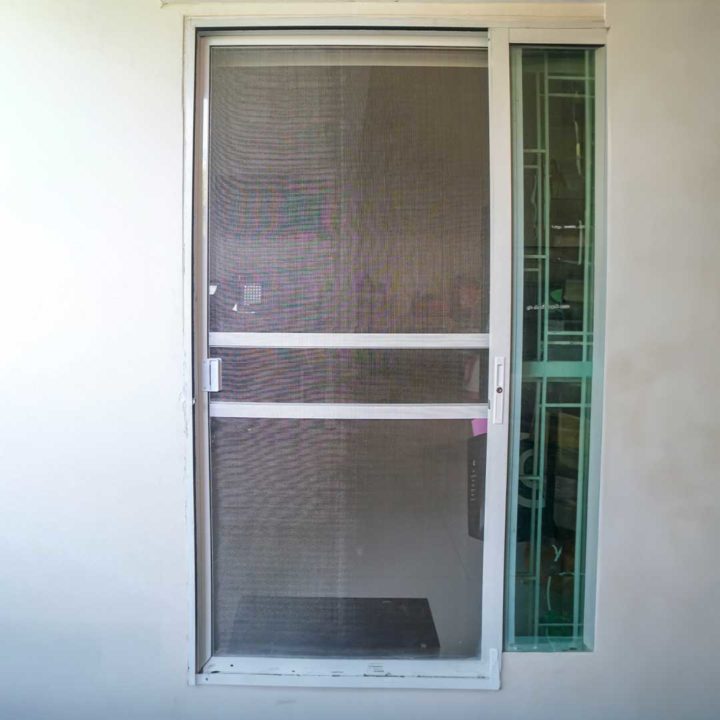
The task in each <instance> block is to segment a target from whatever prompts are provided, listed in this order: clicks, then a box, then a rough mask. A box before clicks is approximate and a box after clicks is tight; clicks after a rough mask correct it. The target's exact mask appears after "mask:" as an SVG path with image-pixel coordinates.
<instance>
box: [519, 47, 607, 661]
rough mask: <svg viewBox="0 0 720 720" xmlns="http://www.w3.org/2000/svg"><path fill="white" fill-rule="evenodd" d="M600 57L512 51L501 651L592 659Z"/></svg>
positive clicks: (583, 52)
mask: <svg viewBox="0 0 720 720" xmlns="http://www.w3.org/2000/svg"><path fill="white" fill-rule="evenodd" d="M594 53H595V51H594V50H592V49H583V48H552V49H550V48H537V47H536V48H520V47H518V48H513V51H512V95H513V183H514V243H515V266H514V271H513V274H514V294H515V305H514V317H513V325H514V361H513V387H512V403H513V406H512V407H513V413H512V426H511V448H510V473H511V474H510V483H509V487H510V497H509V518H508V553H507V557H508V568H507V574H506V576H507V592H506V602H507V607H506V647H507V649H508V650H540V651H549V650H584V649H587V646H586V643H585V641H584V636H585V633H584V623H585V621H586V618H585V617H584V612H583V608H584V590H585V547H586V526H587V497H588V492H587V490H588V458H589V440H590V432H589V431H590V411H591V397H590V395H591V382H592V373H593V368H592V358H593V295H594V278H593V264H594V263H593V260H594V217H593V215H594V207H593V197H594V174H595V173H594V163H593V156H594V127H593V119H594V113H595V67H594Z"/></svg>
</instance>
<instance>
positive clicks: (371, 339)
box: [208, 332, 490, 350]
mask: <svg viewBox="0 0 720 720" xmlns="http://www.w3.org/2000/svg"><path fill="white" fill-rule="evenodd" d="M208 345H209V346H210V347H247V348H396V349H405V348H417V349H425V350H428V349H433V348H437V349H440V350H442V349H446V350H477V349H485V348H489V347H490V335H488V334H487V333H275V332H211V333H210V334H209V337H208Z"/></svg>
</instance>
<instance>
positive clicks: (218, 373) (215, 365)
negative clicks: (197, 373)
mask: <svg viewBox="0 0 720 720" xmlns="http://www.w3.org/2000/svg"><path fill="white" fill-rule="evenodd" d="M202 386H203V388H202V389H203V390H204V391H205V392H220V390H222V359H221V358H209V359H207V360H205V362H204V363H203V373H202Z"/></svg>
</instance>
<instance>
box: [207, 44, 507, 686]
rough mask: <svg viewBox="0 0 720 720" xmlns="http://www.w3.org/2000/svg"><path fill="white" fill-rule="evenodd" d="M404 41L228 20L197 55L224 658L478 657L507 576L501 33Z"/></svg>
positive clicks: (213, 546) (211, 556)
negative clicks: (493, 543)
mask: <svg viewBox="0 0 720 720" xmlns="http://www.w3.org/2000/svg"><path fill="white" fill-rule="evenodd" d="M402 45H403V46H400V47H398V46H393V45H392V44H386V45H379V46H377V45H373V44H372V43H368V44H367V45H363V44H359V45H356V46H350V45H348V46H342V45H341V44H330V45H327V44H325V45H322V44H309V43H308V41H307V40H306V41H305V44H303V45H301V46H297V45H293V44H292V43H291V42H287V41H286V42H285V44H282V43H273V44H267V45H266V44H263V43H261V42H259V41H257V40H254V43H253V44H247V43H244V42H243V41H242V40H237V39H236V40H235V42H232V43H228V42H227V41H225V40H223V39H222V38H213V39H212V40H211V41H210V42H208V43H207V48H206V54H205V55H204V57H203V58H202V66H201V69H200V75H201V77H200V80H201V83H200V85H201V89H200V91H199V94H198V97H199V115H200V116H201V122H200V128H199V131H198V137H199V145H200V148H201V150H200V152H199V159H198V163H199V165H200V168H201V172H200V177H201V182H200V183H199V188H198V193H199V195H200V197H199V201H198V206H197V208H196V212H197V213H200V214H201V221H200V228H201V232H200V237H199V238H198V242H197V243H196V253H197V254H198V256H199V271H198V274H197V282H196V293H197V296H198V300H197V306H196V311H197V327H198V328H199V330H198V337H197V351H198V358H197V359H198V368H199V372H198V382H199V383H200V384H201V385H202V390H203V393H201V400H202V401H201V402H200V403H199V410H198V411H199V416H198V417H199V423H198V424H199V425H200V426H201V428H200V430H201V433H200V434H201V435H202V436H203V438H204V446H203V447H204V450H203V451H202V453H201V454H202V455H203V457H202V462H201V465H202V466H203V467H204V468H205V472H206V474H207V477H206V478H205V480H204V481H203V484H202V492H204V493H205V500H204V505H203V508H204V510H203V511H204V512H205V514H206V520H207V530H208V533H207V541H206V542H207V547H206V558H207V563H208V565H209V567H207V569H206V593H205V598H206V607H205V613H206V617H205V623H206V629H207V638H206V642H207V644H208V646H209V647H208V652H209V654H210V655H211V656H212V658H213V662H214V663H219V665H216V667H217V666H221V667H223V668H224V669H228V668H230V667H234V666H235V664H236V663H235V662H234V661H238V662H240V659H242V658H244V659H245V660H244V662H246V663H252V662H253V659H255V661H254V662H256V663H259V662H261V661H262V659H267V658H270V659H271V662H275V666H276V667H280V666H282V667H295V666H294V665H293V663H294V660H295V659H309V660H313V659H314V660H323V659H333V660H338V659H339V660H342V659H356V660H362V661H364V662H367V663H368V667H373V666H374V667H376V668H377V667H380V668H382V670H383V671H384V672H388V670H387V668H388V667H391V666H392V662H398V663H402V662H404V661H412V662H414V661H419V660H426V661H427V660H432V661H443V660H453V661H457V660H466V659H474V660H478V659H479V658H480V657H481V654H482V644H483V633H484V627H485V626H484V613H483V610H484V608H483V588H484V584H485V583H486V582H493V583H502V578H499V577H493V578H490V579H488V578H486V577H485V573H484V553H485V552H486V538H485V525H486V516H487V512H488V510H487V508H486V502H485V500H486V492H485V490H486V483H487V481H488V477H487V468H488V466H489V461H490V459H489V457H488V429H489V427H491V426H492V425H493V413H489V411H488V404H489V399H490V398H489V390H491V391H492V394H493V395H498V397H499V398H500V399H502V398H501V396H500V393H501V392H502V386H501V385H502V382H503V379H504V378H503V377H502V376H503V358H498V357H495V356H493V357H490V355H489V352H490V350H489V348H490V317H491V312H490V310H491V304H492V302H493V295H492V292H491V283H492V279H491V277H490V250H491V244H490V222H489V220H490V194H489V186H490V178H489V129H488V123H489V100H488V67H487V51H486V50H484V49H482V48H476V47H462V46H461V47H423V46H422V43H420V42H415V43H407V42H405V43H403V44H402ZM495 406H496V407H495V413H494V419H495V420H496V422H497V423H502V420H503V418H502V407H503V406H502V403H501V402H499V403H498V402H496V403H495ZM503 480H504V479H503ZM201 504H202V503H201ZM496 647H497V645H496ZM387 662H390V665H387V664H384V663H387ZM278 663H279V665H278ZM282 663H286V665H282ZM373 664H374V665H373ZM250 666H253V665H250Z"/></svg>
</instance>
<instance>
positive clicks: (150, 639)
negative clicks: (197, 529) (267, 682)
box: [0, 0, 720, 720]
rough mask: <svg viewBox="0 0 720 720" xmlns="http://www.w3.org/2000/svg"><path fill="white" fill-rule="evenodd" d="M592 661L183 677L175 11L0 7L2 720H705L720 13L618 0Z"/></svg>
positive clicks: (45, 1) (142, 0) (713, 690)
mask: <svg viewBox="0 0 720 720" xmlns="http://www.w3.org/2000/svg"><path fill="white" fill-rule="evenodd" d="M607 20H608V24H609V26H610V28H611V30H610V35H609V47H608V111H609V187H610V190H609V222H608V226H609V240H608V300H607V334H606V349H607V357H606V397H605V443H604V450H603V479H602V490H601V515H600V549H599V570H598V602H597V640H596V651H595V652H593V653H588V654H584V655H569V654H565V655H562V654H561V655H541V654H538V655H518V654H513V655H505V658H504V670H503V681H504V687H503V689H502V690H501V691H500V692H484V693H482V692H480V693H471V692H428V691H376V690H366V691H352V690H333V691H327V690H313V689H302V690H298V689H294V690H289V689H272V688H238V687H189V686H188V685H187V675H186V657H187V644H186V643H187V640H186V632H187V587H186V579H187V548H186V534H185V502H186V486H185V480H184V477H185V468H184V458H185V451H186V432H187V429H186V428H185V427H184V417H185V411H184V406H183V402H184V397H185V381H186V368H184V367H183V293H182V288H183V267H182V106H181V92H182V18H181V15H180V13H179V12H178V11H177V9H173V8H166V9H160V7H159V3H158V2H153V1H152V0H66V1H64V2H57V0H32V1H31V2H30V1H28V0H2V2H0V87H2V97H3V100H4V102H3V111H2V115H0V118H1V119H0V127H1V128H2V137H3V147H2V167H3V172H2V173H1V174H0V218H2V220H1V221H0V222H1V223H2V225H1V227H2V232H1V233H0V237H2V270H1V271H0V272H1V273H2V281H1V282H0V294H2V307H3V308H4V310H5V312H4V314H3V331H4V332H3V334H4V339H5V341H4V343H3V350H2V374H1V375H0V377H1V378H2V380H1V381H0V382H1V385H0V395H1V397H2V411H1V412H0V462H1V467H2V471H1V473H0V487H2V501H1V502H0V543H1V545H0V547H1V551H0V556H1V557H2V562H0V638H2V640H1V641H0V646H1V647H2V650H1V651H0V716H2V717H4V718H9V719H17V720H21V719H25V718H33V719H34V718H43V719H49V718H53V719H54V718H73V720H80V719H81V718H99V717H102V718H122V717H129V718H133V719H138V720H139V719H141V718H152V719H153V720H162V719H164V718H168V719H170V718H172V719H173V720H174V719H176V718H188V719H191V718H218V719H221V718H236V717H244V718H268V719H272V718H313V720H321V719H323V718H333V719H334V718H337V717H343V718H347V719H348V720H353V719H355V718H357V719H360V718H363V719H364V718H388V719H390V718H392V719H393V720H394V719H395V718H404V717H408V718H410V717H411V718H414V719H418V720H420V719H422V718H428V719H431V718H432V719H433V720H434V719H435V718H437V717H438V716H442V717H445V718H448V719H449V720H450V719H455V718H468V717H488V718H494V719H500V718H508V719H509V718H519V717H525V718H539V719H543V718H552V719H553V720H563V719H565V718H567V719H568V720H569V719H570V718H577V717H583V718H588V720H592V719H595V718H597V719H598V720H600V719H603V720H604V719H606V718H611V717H612V718H618V719H619V720H624V719H626V718H628V719H629V718H653V719H655V720H657V719H660V718H679V717H682V718H711V717H716V716H717V710H716V707H717V706H718V704H719V703H720V687H719V685H718V683H717V666H718V661H719V656H720V651H719V650H718V648H720V622H719V621H718V617H717V610H716V609H717V607H719V606H720V581H719V580H718V573H717V554H716V552H715V547H714V546H715V543H716V542H717V528H718V527H720V491H719V490H718V481H719V480H720V471H719V470H718V468H720V442H718V437H719V436H720V422H719V420H718V409H717V408H718V406H719V405H720V383H718V382H717V381H716V377H715V371H716V368H717V357H718V356H719V355H720V334H719V333H718V327H720V282H718V272H719V271H720V242H718V231H717V228H718V227H719V226H720V203H718V201H717V197H716V196H717V193H718V189H720V143H718V138H719V137H720V84H718V82H717V62H716V53H717V51H716V48H717V38H718V36H719V35H720V4H718V3H717V2H714V1H713V0H706V1H705V2H700V1H699V0H659V1H658V0H655V1H654V2H653V1H652V0H609V1H608V2H607Z"/></svg>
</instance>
